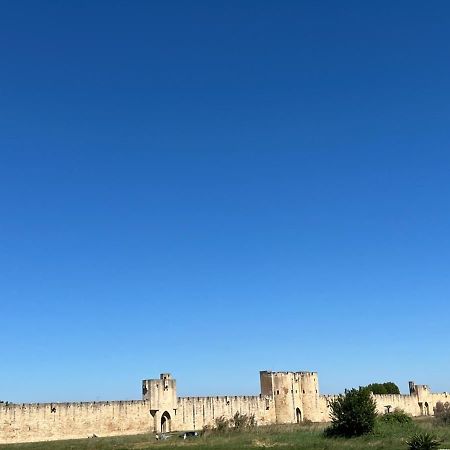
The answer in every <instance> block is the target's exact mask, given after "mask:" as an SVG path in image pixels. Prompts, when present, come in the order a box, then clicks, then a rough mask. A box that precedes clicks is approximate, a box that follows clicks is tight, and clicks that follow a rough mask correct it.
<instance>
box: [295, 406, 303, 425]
mask: <svg viewBox="0 0 450 450" xmlns="http://www.w3.org/2000/svg"><path fill="white" fill-rule="evenodd" d="M295 418H296V420H297V423H301V421H302V412H301V411H300V408H297V409H296V410H295Z"/></svg>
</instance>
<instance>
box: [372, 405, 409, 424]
mask: <svg viewBox="0 0 450 450" xmlns="http://www.w3.org/2000/svg"><path fill="white" fill-rule="evenodd" d="M378 420H379V421H380V422H383V423H401V424H410V423H412V421H413V420H412V417H411V416H409V415H408V414H406V413H405V411H403V410H402V409H400V408H396V409H395V410H394V411H393V412H391V413H386V414H382V415H381V416H379V417H378Z"/></svg>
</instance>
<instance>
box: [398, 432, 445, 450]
mask: <svg viewBox="0 0 450 450" xmlns="http://www.w3.org/2000/svg"><path fill="white" fill-rule="evenodd" d="M406 443H407V444H408V447H409V450H434V449H437V448H438V447H439V444H440V443H441V441H440V440H439V439H437V438H436V437H435V436H433V435H432V434H430V433H417V434H415V435H414V436H412V437H411V438H410V439H409V440H408V441H406Z"/></svg>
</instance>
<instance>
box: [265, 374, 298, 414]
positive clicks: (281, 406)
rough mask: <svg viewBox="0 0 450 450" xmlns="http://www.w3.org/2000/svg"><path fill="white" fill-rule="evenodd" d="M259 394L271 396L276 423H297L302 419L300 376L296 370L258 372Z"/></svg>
mask: <svg viewBox="0 0 450 450" xmlns="http://www.w3.org/2000/svg"><path fill="white" fill-rule="evenodd" d="M259 376H260V382H261V394H262V395H267V396H270V397H273V400H274V403H275V415H276V422H277V423H299V422H301V421H302V420H303V417H304V415H303V405H302V398H301V394H300V393H301V378H300V376H299V374H298V373H297V372H267V371H263V372H260V373H259Z"/></svg>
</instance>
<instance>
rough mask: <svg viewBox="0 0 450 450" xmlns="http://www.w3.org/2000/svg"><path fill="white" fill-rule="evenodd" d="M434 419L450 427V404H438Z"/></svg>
mask: <svg viewBox="0 0 450 450" xmlns="http://www.w3.org/2000/svg"><path fill="white" fill-rule="evenodd" d="M434 417H435V418H436V420H438V421H439V422H440V423H442V424H444V425H450V403H449V402H445V403H442V402H437V403H436V407H435V408H434Z"/></svg>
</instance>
